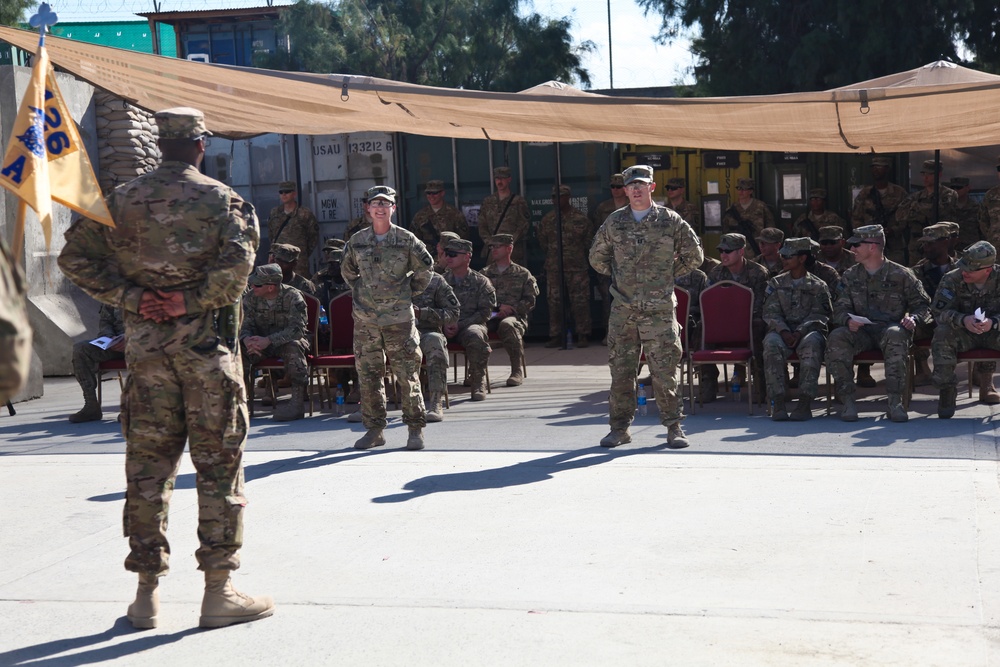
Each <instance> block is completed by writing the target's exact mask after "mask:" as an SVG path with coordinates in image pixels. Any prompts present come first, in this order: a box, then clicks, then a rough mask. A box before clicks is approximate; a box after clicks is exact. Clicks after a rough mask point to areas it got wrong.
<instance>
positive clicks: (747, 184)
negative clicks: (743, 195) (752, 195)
mask: <svg viewBox="0 0 1000 667" xmlns="http://www.w3.org/2000/svg"><path fill="white" fill-rule="evenodd" d="M736 189H737V190H754V189H756V188H754V182H753V179H752V178H737V179H736Z"/></svg>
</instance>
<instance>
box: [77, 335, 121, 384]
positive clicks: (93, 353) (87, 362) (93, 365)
mask: <svg viewBox="0 0 1000 667" xmlns="http://www.w3.org/2000/svg"><path fill="white" fill-rule="evenodd" d="M124 358H125V353H124V352H115V351H114V350H102V349H101V348H99V347H97V346H96V345H91V344H90V341H86V340H83V341H80V342H79V343H75V344H74V345H73V375H74V376H76V381H77V382H79V383H80V388H82V389H83V390H84V391H91V390H93V389H97V367H98V366H99V365H100V364H101V363H102V362H105V361H114V360H116V359H124Z"/></svg>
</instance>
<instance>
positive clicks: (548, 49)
mask: <svg viewBox="0 0 1000 667" xmlns="http://www.w3.org/2000/svg"><path fill="white" fill-rule="evenodd" d="M519 2H520V0H370V1H368V2H366V1H365V0H341V1H340V2H339V3H337V4H329V5H328V4H322V3H316V2H311V1H310V0H299V2H298V3H297V4H295V5H292V6H290V7H289V8H288V9H286V10H284V11H283V12H282V15H281V19H280V20H279V22H278V26H277V30H278V31H279V33H282V34H286V35H288V38H289V40H288V41H289V49H288V51H287V52H286V53H279V54H274V55H271V56H267V57H265V58H263V59H262V60H260V61H259V64H260V65H261V66H264V67H271V68H275V69H286V70H299V71H307V72H324V73H330V72H337V73H342V74H359V75H368V76H376V77H381V78H386V79H392V80H395V81H406V82H409V83H418V84H424V85H432V86H446V87H449V88H467V89H473V90H503V91H517V90H523V89H525V88H530V87H531V86H534V85H537V84H539V83H543V82H545V81H548V80H551V79H558V80H562V81H566V82H568V83H574V82H580V83H582V84H583V85H586V86H589V85H590V75H589V73H588V72H587V70H586V69H585V68H584V67H583V66H582V59H581V56H582V55H583V54H585V53H588V52H590V51H592V50H593V49H594V45H593V43H591V42H582V43H580V44H576V45H574V43H573V39H572V36H571V34H570V28H571V23H570V20H569V19H567V18H562V19H549V18H545V17H542V16H540V15H539V14H530V15H528V16H523V17H522V16H519V15H518V5H519Z"/></svg>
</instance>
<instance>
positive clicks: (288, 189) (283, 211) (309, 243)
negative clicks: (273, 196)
mask: <svg viewBox="0 0 1000 667" xmlns="http://www.w3.org/2000/svg"><path fill="white" fill-rule="evenodd" d="M297 188H298V185H297V184H296V183H295V181H283V182H282V183H281V184H279V185H278V196H279V197H280V198H281V205H280V206H275V207H274V208H272V209H271V213H270V215H268V216H267V234H268V239H269V241H270V243H271V245H272V246H273V245H274V244H275V243H287V244H289V245H293V246H295V247H296V248H298V249H299V250H300V251H301V253H300V254H299V258H298V260H296V262H295V271H296V273H298V274H299V275H300V276H308V275H310V271H309V259H310V258H311V257H312V253H313V250H315V249H316V245H317V243H319V222H318V221H317V220H316V216H315V215H313V212H312V211H310V210H309V209H307V208H305V207H304V206H299V202H298V196H299V195H298V189H297Z"/></svg>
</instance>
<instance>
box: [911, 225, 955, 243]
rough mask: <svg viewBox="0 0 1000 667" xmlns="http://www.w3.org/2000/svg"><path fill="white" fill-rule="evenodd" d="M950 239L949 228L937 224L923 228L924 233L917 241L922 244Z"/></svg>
mask: <svg viewBox="0 0 1000 667" xmlns="http://www.w3.org/2000/svg"><path fill="white" fill-rule="evenodd" d="M950 237H951V228H950V227H949V226H948V225H946V224H945V223H943V222H938V223H935V224H933V225H927V226H926V227H924V233H923V235H922V236H921V237H920V239H919V240H920V241H922V242H923V243H930V242H932V241H940V240H941V239H947V238H950Z"/></svg>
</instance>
